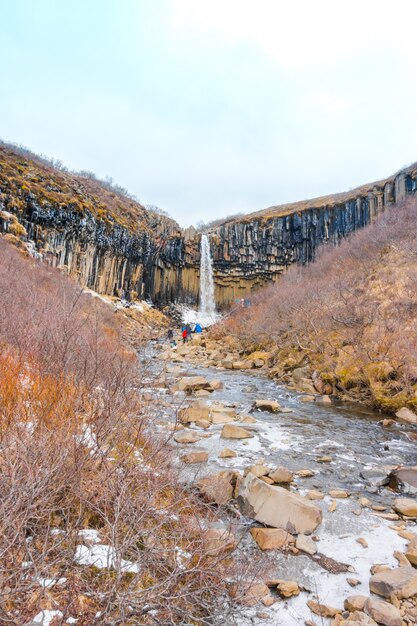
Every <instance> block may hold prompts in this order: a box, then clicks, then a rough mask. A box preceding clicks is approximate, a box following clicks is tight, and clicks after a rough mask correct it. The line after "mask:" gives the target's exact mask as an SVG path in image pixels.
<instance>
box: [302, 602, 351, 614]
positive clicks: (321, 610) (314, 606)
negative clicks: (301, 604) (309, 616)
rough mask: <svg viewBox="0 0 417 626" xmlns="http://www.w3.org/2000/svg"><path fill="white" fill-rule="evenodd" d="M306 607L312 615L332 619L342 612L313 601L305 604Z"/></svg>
mask: <svg viewBox="0 0 417 626" xmlns="http://www.w3.org/2000/svg"><path fill="white" fill-rule="evenodd" d="M307 606H308V608H309V609H310V610H311V611H312V613H315V614H316V615H320V616H321V617H334V616H335V615H338V614H339V613H341V612H342V611H341V610H340V609H335V608H333V607H332V606H326V605H325V604H323V603H322V602H316V601H315V600H309V601H308V602H307Z"/></svg>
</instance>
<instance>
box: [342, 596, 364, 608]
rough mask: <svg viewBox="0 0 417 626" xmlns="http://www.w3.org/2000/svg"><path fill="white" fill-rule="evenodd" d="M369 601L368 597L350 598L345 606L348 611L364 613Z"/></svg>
mask: <svg viewBox="0 0 417 626" xmlns="http://www.w3.org/2000/svg"><path fill="white" fill-rule="evenodd" d="M367 599H368V598H367V596H349V597H348V598H346V599H345V602H344V605H343V606H344V607H345V609H346V611H362V610H363V607H364V606H365V602H366V601H367Z"/></svg>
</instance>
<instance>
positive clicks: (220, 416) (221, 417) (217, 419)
mask: <svg viewBox="0 0 417 626" xmlns="http://www.w3.org/2000/svg"><path fill="white" fill-rule="evenodd" d="M210 419H211V423H212V424H230V423H231V422H234V421H235V420H234V418H233V417H232V416H231V415H230V414H228V413H221V412H219V411H215V412H212V413H211V415H210Z"/></svg>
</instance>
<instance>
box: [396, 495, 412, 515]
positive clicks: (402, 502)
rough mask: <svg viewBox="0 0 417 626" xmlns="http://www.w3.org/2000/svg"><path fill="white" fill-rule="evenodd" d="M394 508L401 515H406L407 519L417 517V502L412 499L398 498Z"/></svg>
mask: <svg viewBox="0 0 417 626" xmlns="http://www.w3.org/2000/svg"><path fill="white" fill-rule="evenodd" d="M393 508H394V509H395V510H396V511H397V512H398V513H401V515H406V516H407V517H416V516H417V500H413V499H412V498H397V499H396V500H394V502H393Z"/></svg>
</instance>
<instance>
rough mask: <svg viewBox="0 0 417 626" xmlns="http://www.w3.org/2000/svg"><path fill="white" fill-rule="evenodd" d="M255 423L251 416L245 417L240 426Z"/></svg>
mask: <svg viewBox="0 0 417 626" xmlns="http://www.w3.org/2000/svg"><path fill="white" fill-rule="evenodd" d="M256 421H257V420H256V419H255V418H254V417H252V416H251V415H246V417H244V418H243V419H242V424H256Z"/></svg>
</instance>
